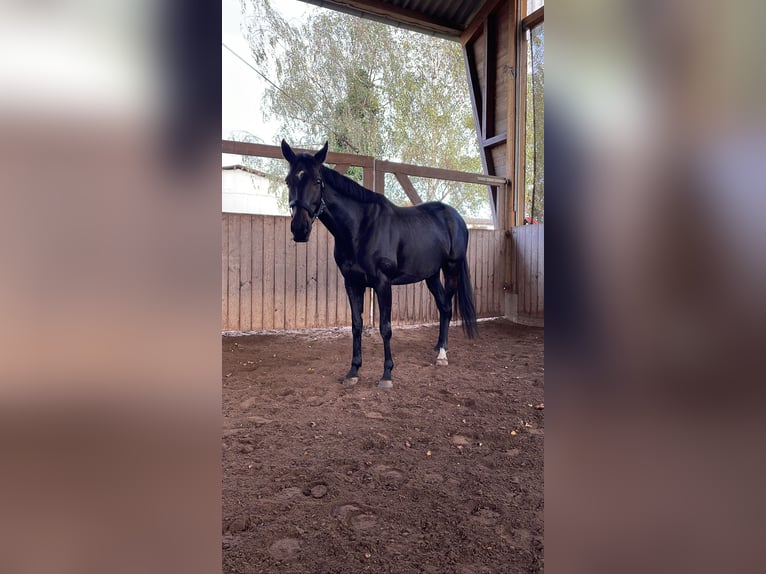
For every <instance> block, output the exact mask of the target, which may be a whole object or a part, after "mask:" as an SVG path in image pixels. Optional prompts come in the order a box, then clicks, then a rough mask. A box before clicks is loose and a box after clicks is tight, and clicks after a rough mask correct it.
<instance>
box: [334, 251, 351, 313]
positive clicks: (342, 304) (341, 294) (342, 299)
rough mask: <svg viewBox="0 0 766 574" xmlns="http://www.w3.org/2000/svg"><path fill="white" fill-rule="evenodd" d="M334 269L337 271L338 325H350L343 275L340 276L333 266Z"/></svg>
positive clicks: (349, 308) (349, 307)
mask: <svg viewBox="0 0 766 574" xmlns="http://www.w3.org/2000/svg"><path fill="white" fill-rule="evenodd" d="M335 269H336V270H337V271H338V292H337V293H338V301H337V314H338V325H343V326H345V325H350V324H351V318H350V317H351V306H350V304H349V302H348V295H347V294H346V282H345V280H344V279H343V275H341V274H340V269H338V266H337V265H335Z"/></svg>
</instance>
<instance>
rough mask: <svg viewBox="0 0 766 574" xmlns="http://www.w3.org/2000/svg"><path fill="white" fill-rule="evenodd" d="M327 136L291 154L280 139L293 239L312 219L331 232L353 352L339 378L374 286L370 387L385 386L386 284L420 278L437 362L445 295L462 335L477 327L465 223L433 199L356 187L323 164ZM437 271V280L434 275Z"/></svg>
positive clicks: (356, 361) (354, 377)
mask: <svg viewBox="0 0 766 574" xmlns="http://www.w3.org/2000/svg"><path fill="white" fill-rule="evenodd" d="M327 149H328V142H325V144H324V146H323V147H322V149H320V150H319V151H318V152H316V153H314V154H310V153H297V154H296V153H295V152H294V151H293V150H292V148H291V147H290V145H289V144H288V143H287V142H286V141H285V140H284V139H283V140H282V155H283V156H284V158H285V159H286V160H287V163H288V164H289V165H290V168H289V171H288V173H287V177H286V178H285V183H286V184H287V187H288V190H289V194H288V199H289V206H290V211H291V221H290V231H291V232H292V235H293V240H294V241H295V242H297V243H305V242H307V241H308V240H309V235H310V234H311V229H312V226H313V225H314V223H315V221H316V220H317V219H319V221H321V222H322V223H323V224H324V226H325V227H326V228H327V230H328V231H329V232H330V233H331V234H332V235H333V237H334V238H335V251H334V256H335V263H336V264H337V265H338V268H339V269H340V272H341V274H342V275H343V279H344V282H345V287H346V293H347V294H348V301H349V304H350V306H351V327H352V333H353V353H352V358H351V368H350V369H349V371H348V374H347V375H346V377H345V379H344V380H343V385H344V386H346V387H351V386H353V385H355V384H356V383H357V382H358V381H359V368H360V367H361V366H362V324H363V323H362V311H363V308H364V293H365V289H366V288H368V287H371V288H372V289H373V290H374V291H375V296H376V298H377V301H378V307H379V310H380V335H381V337H382V338H383V349H384V362H383V376H382V377H381V379H380V382H379V383H378V385H377V386H378V388H381V389H390V388H392V387H393V382H392V377H391V371H392V370H393V368H394V361H393V359H392V358H391V333H392V331H391V287H392V285H404V284H408V283H417V282H420V281H425V282H426V285H427V286H428V289H429V291H430V292H431V294H432V295H433V297H434V300H435V301H436V306H437V308H438V309H439V339H438V341H437V343H436V347H435V348H434V350H435V351H438V355H437V358H436V364H437V366H446V365H447V336H448V330H449V324H450V321H451V320H452V300H453V297H454V296H455V295H457V310H458V312H459V313H460V317H461V318H462V326H463V331H464V333H465V335H466V336H467V337H469V338H473V337H474V336H475V335H476V333H477V324H476V311H475V308H474V302H473V291H472V288H471V278H470V274H469V271H468V262H467V259H466V251H467V249H468V227H467V226H466V224H465V221H464V220H463V218H462V217H461V216H460V214H459V213H458V212H457V211H456V210H455V209H454V208H453V207H451V206H449V205H446V204H444V203H441V202H438V201H434V202H428V203H421V204H418V205H415V206H413V207H399V206H396V205H394V204H393V203H391V201H389V200H388V199H387V198H386V197H385V196H383V195H382V194H379V193H375V192H373V191H371V190H369V189H367V188H365V187H362V186H361V185H359V184H358V183H356V182H355V181H353V180H352V179H350V178H348V177H346V176H344V175H342V174H340V173H338V172H336V171H335V170H333V169H330V168H329V167H327V166H325V165H323V164H324V161H325V159H326V157H327ZM440 272H441V273H443V274H444V284H443V285H442V282H441V280H440V277H439V274H440Z"/></svg>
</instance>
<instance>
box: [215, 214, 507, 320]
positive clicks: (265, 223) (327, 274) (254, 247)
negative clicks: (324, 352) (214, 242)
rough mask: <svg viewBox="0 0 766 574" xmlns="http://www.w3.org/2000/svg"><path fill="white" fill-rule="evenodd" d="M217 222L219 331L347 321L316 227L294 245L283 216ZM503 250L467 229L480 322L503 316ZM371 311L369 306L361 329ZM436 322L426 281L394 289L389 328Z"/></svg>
mask: <svg viewBox="0 0 766 574" xmlns="http://www.w3.org/2000/svg"><path fill="white" fill-rule="evenodd" d="M221 225H222V238H223V241H222V243H223V249H222V261H221V263H222V271H223V272H222V274H221V278H222V284H221V294H222V296H221V304H222V314H221V317H222V324H221V328H222V329H223V330H233V331H249V330H260V329H303V328H312V327H335V326H345V325H350V324H351V313H350V309H349V305H348V299H347V297H346V290H345V288H344V284H343V277H342V276H341V274H340V272H339V271H338V268H337V266H336V265H335V260H334V258H333V249H334V238H333V237H332V235H330V233H329V232H328V231H327V230H326V229H325V228H324V226H323V225H315V226H314V228H313V231H312V232H311V238H310V240H309V242H308V243H295V242H293V240H292V234H291V233H290V219H289V218H288V217H278V216H268V215H243V214H233V213H224V214H222V219H221ZM505 249H506V241H505V237H504V236H503V233H502V232H498V231H492V230H480V229H472V230H471V231H470V239H469V246H468V259H469V268H470V271H471V279H472V281H473V288H474V299H475V303H476V310H477V313H478V316H479V317H497V316H502V315H503V314H504V297H503V277H504V268H505V267H504V265H505V261H506V259H507V258H506V256H505ZM368 299H370V300H371V294H368ZM373 307H374V306H371V305H370V304H369V302H368V305H367V310H366V313H365V321H364V322H365V324H370V320H369V317H370V316H371V312H370V309H372V308H373ZM435 321H438V311H437V310H436V306H435V304H434V302H433V298H432V297H431V294H430V292H429V291H428V289H427V287H426V285H425V283H423V282H421V283H417V284H414V285H399V286H395V287H394V288H393V311H392V322H393V323H394V324H398V325H401V324H418V323H429V322H435Z"/></svg>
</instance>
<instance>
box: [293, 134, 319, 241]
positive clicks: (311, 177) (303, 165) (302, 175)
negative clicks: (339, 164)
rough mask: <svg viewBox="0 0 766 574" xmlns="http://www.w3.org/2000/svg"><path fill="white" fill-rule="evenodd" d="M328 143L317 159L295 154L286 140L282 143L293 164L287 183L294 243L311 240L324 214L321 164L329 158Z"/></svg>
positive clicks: (317, 154) (315, 156) (308, 155)
mask: <svg viewBox="0 0 766 574" xmlns="http://www.w3.org/2000/svg"><path fill="white" fill-rule="evenodd" d="M327 145H328V144H327V142H325V144H324V146H323V147H322V149H320V150H319V151H318V152H317V153H315V154H314V155H311V154H309V153H299V154H296V153H295V152H294V151H293V150H292V148H291V147H290V146H289V145H288V143H287V142H286V141H285V140H282V155H284V156H285V159H286V160H287V162H288V163H289V164H290V171H289V172H287V177H286V178H285V183H286V184H287V188H288V190H289V195H288V197H289V200H290V213H291V215H292V221H291V222H290V231H292V233H293V241H297V242H299V243H303V242H306V241H308V240H309V235H310V234H311V226H312V225H313V223H314V220H315V219H316V218H317V217H318V216H319V214H320V213H322V211H323V210H324V199H323V197H322V190H323V188H324V182H323V181H322V163H324V160H325V158H326V157H327Z"/></svg>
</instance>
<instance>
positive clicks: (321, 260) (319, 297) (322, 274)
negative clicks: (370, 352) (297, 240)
mask: <svg viewBox="0 0 766 574" xmlns="http://www.w3.org/2000/svg"><path fill="white" fill-rule="evenodd" d="M329 235H330V233H329V232H328V231H327V230H326V229H324V227H323V228H322V233H320V234H319V236H318V237H317V294H316V317H317V318H316V326H317V327H328V326H329V325H330V321H329V318H328V316H327V291H328V282H329V273H328V269H329V265H330V263H329V262H328V261H327V242H328V239H327V238H328V236H329Z"/></svg>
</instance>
